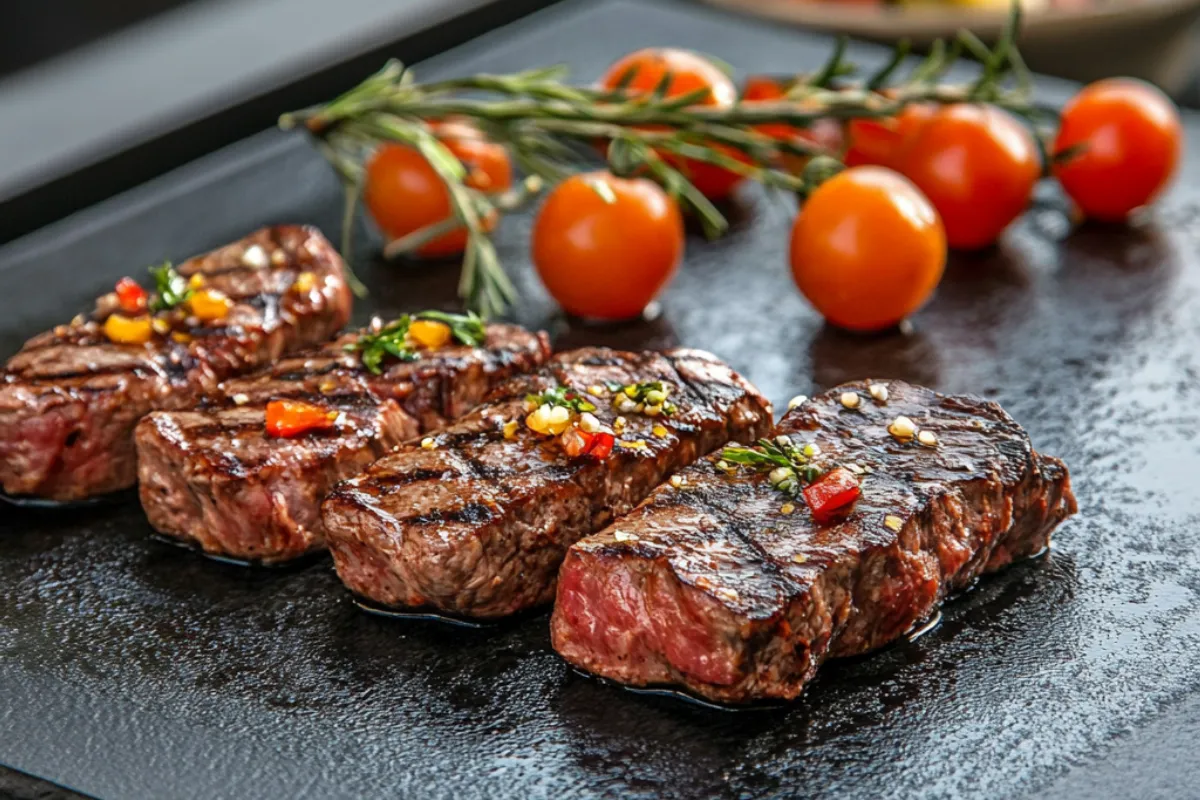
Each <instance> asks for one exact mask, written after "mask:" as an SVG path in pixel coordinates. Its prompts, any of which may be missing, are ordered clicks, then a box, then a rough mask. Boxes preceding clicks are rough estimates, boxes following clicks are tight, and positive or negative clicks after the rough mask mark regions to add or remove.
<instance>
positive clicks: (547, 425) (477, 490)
mask: <svg viewBox="0 0 1200 800" xmlns="http://www.w3.org/2000/svg"><path fill="white" fill-rule="evenodd" d="M644 381H662V382H663V383H664V384H668V385H670V386H671V387H673V388H672V391H671V394H670V398H671V402H672V403H674V405H675V407H676V408H675V412H674V413H673V414H672V415H671V416H670V417H669V418H667V417H663V416H650V415H647V414H644V413H629V414H624V415H619V412H618V411H617V409H616V408H615V407H614V403H613V400H614V398H613V396H612V395H611V394H610V393H609V391H608V390H607V389H606V388H605V387H606V386H607V385H608V384H610V383H616V384H619V385H620V386H625V385H630V384H637V383H640V382H644ZM551 401H553V403H554V404H553V405H552V404H551ZM560 401H561V404H560ZM585 408H591V410H590V411H586V410H583V409H585ZM576 409H578V410H576ZM588 416H591V417H592V418H593V419H594V422H593V421H590V420H588V419H587V417H588ZM770 421H771V417H770V405H769V404H768V403H767V401H766V400H765V399H764V398H763V397H762V396H761V395H760V394H759V393H758V391H757V390H755V389H754V387H752V386H751V385H750V384H749V383H747V382H746V381H745V380H744V379H743V378H741V377H740V376H739V375H737V374H736V373H734V372H733V371H732V370H731V369H730V368H729V367H728V366H726V365H725V364H724V363H722V362H721V361H719V360H717V359H716V358H715V357H713V356H711V355H709V354H707V353H703V352H700V351H695V350H675V351H671V352H667V353H663V354H658V353H624V352H619V351H613V350H608V349H605V348H585V349H582V350H574V351H570V352H567V353H562V354H560V355H558V356H556V357H555V358H554V359H552V360H551V362H550V363H549V364H548V365H547V366H546V367H545V368H544V369H542V370H541V371H539V372H538V373H536V374H533V375H529V376H525V377H522V378H518V379H515V380H513V381H511V382H510V383H509V384H507V385H506V386H504V387H501V388H500V389H497V391H496V393H495V394H494V395H493V397H492V399H491V401H490V402H489V403H488V404H487V405H484V406H482V407H480V408H478V409H476V410H475V411H473V412H471V413H470V414H468V415H467V416H466V417H464V418H463V419H461V420H459V421H458V422H456V423H454V424H453V425H450V426H449V427H447V428H445V429H443V430H441V431H439V432H437V433H435V434H432V435H430V436H429V437H427V439H426V441H425V442H424V443H423V444H422V445H407V446H403V447H401V448H400V449H398V450H397V451H396V452H394V453H393V454H391V455H389V456H387V457H385V458H383V459H381V460H380V461H378V462H376V463H375V464H373V465H372V466H371V467H370V468H368V469H367V470H366V471H365V472H363V473H362V474H361V475H358V476H357V477H355V478H352V479H351V480H348V481H346V482H344V483H342V484H341V485H339V486H338V487H337V488H336V489H335V490H334V491H333V492H332V493H330V495H329V497H328V498H327V499H326V500H325V503H324V504H323V506H322V512H323V513H322V516H323V519H324V521H325V529H326V535H327V537H328V539H329V546H330V550H331V551H332V553H333V557H334V564H335V565H336V567H337V570H338V575H339V576H340V577H341V579H342V581H343V582H344V583H345V584H346V585H347V586H348V587H349V588H350V589H351V590H352V591H354V592H355V593H357V594H358V595H361V596H363V597H366V598H369V599H371V600H373V601H375V602H377V603H381V604H383V605H387V606H404V607H428V608H434V609H439V610H441V611H445V612H450V613H454V614H462V615H468V616H475V617H500V616H504V615H507V614H512V613H515V612H517V611H520V610H522V609H525V608H530V607H532V606H536V605H539V604H542V603H546V602H548V601H549V600H550V599H551V598H552V597H553V595H554V581H555V576H556V575H557V573H558V566H559V564H560V563H561V561H562V557H563V554H564V553H565V552H566V549H567V548H568V547H569V546H570V545H571V544H573V543H574V542H575V541H577V540H578V539H579V538H581V537H582V536H586V535H587V534H589V533H591V532H592V531H594V530H597V529H598V528H600V527H602V526H603V525H605V524H606V523H607V522H608V521H609V520H611V519H612V518H613V517H614V516H619V515H621V514H624V513H626V512H628V511H629V510H630V509H632V508H633V507H634V506H635V505H637V503H638V502H640V501H641V500H642V498H644V497H645V496H646V495H647V494H648V493H649V492H650V490H651V489H653V488H654V486H656V485H657V484H658V483H659V482H660V481H662V480H663V479H664V478H666V476H668V475H669V474H671V473H672V472H674V471H675V470H677V469H679V468H680V467H682V466H684V465H685V464H689V463H691V462H692V461H694V460H695V459H697V458H699V457H701V456H703V455H704V454H706V453H709V452H712V451H713V450H714V449H716V448H718V447H720V446H721V445H723V444H725V443H726V442H728V441H729V440H731V439H736V440H739V441H749V440H753V439H754V438H756V437H757V436H758V435H759V434H761V433H762V432H763V431H764V430H765V429H766V427H767V426H769V425H770ZM589 428H590V429H591V430H589ZM575 431H579V432H582V433H589V434H593V436H595V437H599V436H600V435H601V434H602V433H606V434H607V436H609V437H613V438H612V439H611V440H610V439H608V438H604V439H603V440H602V441H603V442H604V445H603V451H602V452H596V450H595V449H594V448H593V449H589V448H588V446H587V445H588V444H589V442H588V441H586V440H584V442H583V445H581V446H580V448H579V449H578V450H577V453H578V454H577V455H575V456H572V455H571V454H570V453H569V452H568V449H567V448H568V446H570V441H573V439H572V440H568V441H564V440H563V437H564V436H565V435H567V434H572V436H574V433H573V432H575ZM616 437H619V438H616ZM591 441H595V439H593V440H591ZM610 448H611V449H610Z"/></svg>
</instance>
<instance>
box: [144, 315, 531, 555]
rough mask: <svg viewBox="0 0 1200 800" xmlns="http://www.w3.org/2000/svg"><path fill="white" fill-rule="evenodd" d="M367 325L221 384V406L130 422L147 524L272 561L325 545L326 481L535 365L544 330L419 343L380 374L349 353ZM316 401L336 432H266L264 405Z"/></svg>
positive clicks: (218, 549) (219, 550) (494, 330)
mask: <svg viewBox="0 0 1200 800" xmlns="http://www.w3.org/2000/svg"><path fill="white" fill-rule="evenodd" d="M361 335H363V332H359V333H354V334H349V335H346V336H343V337H341V338H340V339H338V340H337V341H336V342H332V343H330V344H328V345H326V346H324V347H321V348H318V349H316V350H313V351H310V352H307V353H302V354H298V355H296V356H292V357H289V358H285V359H284V360H282V361H280V362H279V363H277V364H276V365H275V366H274V367H272V368H270V369H268V370H267V371H265V372H263V373H260V374H258V375H253V376H249V377H246V378H238V379H234V380H231V381H228V382H226V383H225V384H224V385H223V386H222V387H221V388H222V392H223V394H224V396H225V398H226V400H225V402H223V403H221V402H213V403H211V404H210V405H211V407H208V408H201V409H197V410H191V411H162V412H155V413H152V414H149V415H147V416H146V417H145V418H143V419H142V421H141V423H140V424H139V425H138V427H137V434H136V438H137V448H138V483H139V486H138V492H139V494H140V496H141V500H142V507H143V508H144V509H145V510H146V515H147V517H149V519H150V524H151V525H153V526H154V527H155V528H156V529H157V530H159V531H161V532H162V533H165V534H167V535H169V536H174V537H176V538H178V539H182V540H183V541H185V542H191V543H194V544H197V545H199V546H200V547H201V548H202V549H203V550H204V551H205V552H208V553H213V554H219V555H225V556H230V557H233V558H238V559H246V560H256V561H263V562H279V561H286V560H288V559H292V558H296V557H299V556H302V555H304V554H306V553H309V552H312V551H315V550H320V549H324V547H325V534H324V528H323V526H322V525H321V518H320V504H321V500H322V499H324V497H325V495H326V493H328V491H329V490H330V489H331V488H332V487H333V485H334V484H335V483H336V482H337V481H339V480H341V479H343V478H347V477H349V476H351V475H353V474H355V473H357V472H359V471H360V470H362V469H363V468H365V467H366V466H367V465H368V464H370V463H371V462H372V461H374V460H375V459H377V458H379V457H380V456H382V455H383V454H384V453H386V452H387V451H389V450H391V449H392V448H393V447H395V446H396V445H397V444H399V443H400V442H402V441H404V440H405V439H411V438H412V437H414V436H416V435H417V434H419V433H420V432H422V431H425V430H429V429H431V428H437V427H441V426H442V425H444V424H446V422H447V421H448V420H450V419H453V418H455V417H459V416H461V415H462V414H463V413H465V412H466V411H467V410H468V409H470V408H472V407H473V406H475V405H477V404H478V403H479V402H480V401H481V400H482V399H483V397H484V395H485V394H487V392H488V391H490V390H491V389H493V388H494V387H495V386H496V385H497V384H499V383H500V382H502V381H504V380H506V379H508V378H509V377H511V376H513V375H515V374H517V373H522V372H528V371H530V370H532V369H535V368H537V367H538V366H540V365H541V364H543V363H544V362H545V361H546V359H547V358H549V355H550V345H549V341H548V339H547V337H546V335H545V334H544V333H542V334H534V333H530V332H528V331H526V330H524V329H522V328H518V327H516V326H513V325H489V326H488V327H487V339H486V341H485V342H484V343H483V344H482V346H480V347H465V346H458V345H454V346H447V347H441V348H439V349H437V350H433V351H429V350H425V351H418V352H419V359H418V360H416V361H407V362H406V361H391V362H389V363H388V364H387V365H386V369H385V370H384V371H383V372H382V373H381V374H378V375H374V374H372V373H371V372H369V371H368V370H367V369H366V368H365V367H363V365H362V361H361V359H360V356H359V354H358V353H351V352H347V351H346V350H345V346H346V345H347V344H350V343H352V342H354V341H356V340H357V339H358V338H359V337H360V336H361ZM280 398H287V399H299V400H305V401H307V402H311V403H316V404H319V405H321V406H322V407H324V408H327V409H329V410H331V411H337V412H338V413H339V414H340V415H341V417H340V418H339V422H338V424H337V427H336V429H334V430H330V431H311V432H309V433H306V434H303V435H301V436H298V437H295V438H287V439H283V438H277V437H272V436H269V435H268V434H267V433H266V430H265V414H266V406H267V403H268V402H269V401H271V400H273V399H280Z"/></svg>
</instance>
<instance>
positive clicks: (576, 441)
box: [562, 425, 593, 458]
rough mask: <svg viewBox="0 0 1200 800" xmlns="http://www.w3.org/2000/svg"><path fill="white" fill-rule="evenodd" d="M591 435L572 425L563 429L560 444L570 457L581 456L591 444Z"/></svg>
mask: <svg viewBox="0 0 1200 800" xmlns="http://www.w3.org/2000/svg"><path fill="white" fill-rule="evenodd" d="M592 438H593V435H592V434H590V433H588V432H587V431H585V430H583V429H582V428H577V427H575V426H574V425H572V426H571V427H570V428H567V429H566V430H565V431H563V435H562V446H563V450H564V451H566V454H567V455H569V456H570V457H571V458H575V457H576V456H581V455H583V454H584V453H586V452H587V451H588V449H589V448H590V447H591V446H592Z"/></svg>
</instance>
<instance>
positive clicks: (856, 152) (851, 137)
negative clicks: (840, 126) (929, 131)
mask: <svg viewBox="0 0 1200 800" xmlns="http://www.w3.org/2000/svg"><path fill="white" fill-rule="evenodd" d="M935 113H937V106H936V105H934V104H933V103H913V104H911V105H907V106H905V107H904V108H903V110H901V111H900V113H899V114H897V115H896V116H894V117H883V118H881V119H853V120H850V123H849V124H848V125H847V126H846V138H847V139H848V141H849V145H848V146H847V148H846V154H845V156H844V157H843V159H842V160H843V161H844V162H845V164H846V166H847V167H858V166H862V165H863V164H875V165H877V166H880V167H888V168H890V169H895V170H899V169H901V167H902V166H903V161H904V155H905V152H906V151H907V150H908V147H909V145H911V144H912V141H913V139H914V138H915V137H916V135H917V133H918V132H919V131H920V130H921V128H922V127H923V126H924V125H925V123H926V122H928V121H929V120H930V118H932V117H933V115H934V114H935Z"/></svg>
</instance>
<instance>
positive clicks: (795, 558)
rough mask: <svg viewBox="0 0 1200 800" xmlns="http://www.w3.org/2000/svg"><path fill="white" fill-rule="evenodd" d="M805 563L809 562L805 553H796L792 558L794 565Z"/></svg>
mask: <svg viewBox="0 0 1200 800" xmlns="http://www.w3.org/2000/svg"><path fill="white" fill-rule="evenodd" d="M805 561H808V556H806V555H804V554H803V553H796V555H794V556H792V563H793V564H803V563H804V562H805Z"/></svg>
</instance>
